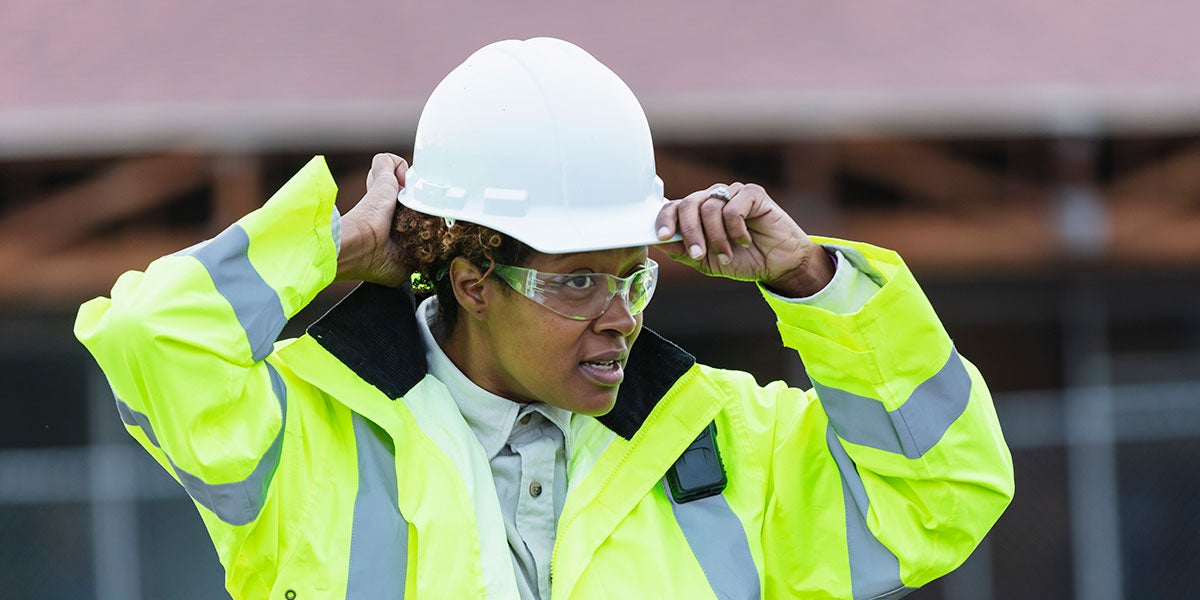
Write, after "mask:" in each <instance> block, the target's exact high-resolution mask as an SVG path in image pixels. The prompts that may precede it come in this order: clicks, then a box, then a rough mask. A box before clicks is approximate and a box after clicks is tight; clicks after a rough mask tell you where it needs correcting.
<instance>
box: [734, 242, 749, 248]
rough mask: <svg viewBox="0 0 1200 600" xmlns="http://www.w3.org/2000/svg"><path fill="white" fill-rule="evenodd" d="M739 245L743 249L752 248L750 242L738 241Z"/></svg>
mask: <svg viewBox="0 0 1200 600" xmlns="http://www.w3.org/2000/svg"><path fill="white" fill-rule="evenodd" d="M737 245H739V246H741V247H743V248H749V247H750V240H738V241H737Z"/></svg>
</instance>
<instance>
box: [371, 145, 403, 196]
mask: <svg viewBox="0 0 1200 600" xmlns="http://www.w3.org/2000/svg"><path fill="white" fill-rule="evenodd" d="M406 171H408V163H407V162H405V161H404V159H403V158H400V157H399V156H396V155H395V154H391V153H381V154H376V155H375V158H374V159H372V160H371V170H370V171H369V172H368V173H367V193H373V192H375V191H376V189H375V188H376V186H383V189H382V192H387V191H390V192H391V193H393V194H395V193H398V192H399V191H400V186H401V185H403V183H402V182H403V180H404V173H405V172H406Z"/></svg>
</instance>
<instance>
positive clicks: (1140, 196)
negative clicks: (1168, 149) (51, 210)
mask: <svg viewBox="0 0 1200 600" xmlns="http://www.w3.org/2000/svg"><path fill="white" fill-rule="evenodd" d="M1105 195H1106V196H1107V197H1109V198H1110V199H1111V200H1112V201H1113V202H1115V203H1129V202H1147V201H1153V202H1158V203H1169V204H1183V205H1190V206H1195V205H1196V204H1197V203H1198V202H1200V143H1197V144H1192V145H1190V146H1187V147H1186V148H1184V149H1183V150H1180V151H1179V152H1176V153H1175V154H1173V155H1172V156H1170V157H1168V158H1166V159H1164V160H1162V161H1159V162H1155V163H1152V164H1149V165H1146V166H1144V167H1141V168H1139V169H1136V170H1134V171H1132V172H1130V173H1126V174H1124V175H1122V176H1121V177H1119V178H1117V179H1116V180H1114V181H1113V182H1112V183H1110V184H1109V185H1108V186H1107V188H1106V189H1105Z"/></svg>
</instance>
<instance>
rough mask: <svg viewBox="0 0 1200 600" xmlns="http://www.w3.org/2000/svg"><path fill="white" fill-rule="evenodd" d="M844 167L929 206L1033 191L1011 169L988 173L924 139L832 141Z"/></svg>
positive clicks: (968, 205)
mask: <svg viewBox="0 0 1200 600" xmlns="http://www.w3.org/2000/svg"><path fill="white" fill-rule="evenodd" d="M838 157H839V164H840V166H842V167H843V168H845V169H846V170H847V171H849V172H852V173H855V174H858V175H861V176H863V177H867V178H869V179H873V180H876V181H879V182H882V183H885V184H888V185H892V186H894V187H896V188H898V189H900V190H901V191H903V192H905V193H906V194H909V195H911V196H912V197H914V199H916V200H918V201H921V202H923V203H925V204H928V205H930V206H934V207H938V208H943V209H953V210H960V211H961V210H970V209H972V208H975V207H978V206H980V205H983V204H990V203H995V202H996V201H998V200H1001V199H1002V198H1003V197H1005V196H1006V195H1009V194H1011V195H1012V196H1015V197H1036V196H1037V195H1038V194H1039V190H1038V188H1037V187H1036V186H1034V185H1033V184H1031V183H1028V182H1026V181H1024V180H1022V179H1020V178H1019V177H1016V176H1014V175H1004V174H996V173H993V172H991V171H989V170H987V169H985V168H983V167H979V166H976V165H974V164H971V163H970V162H968V161H966V160H963V159H960V158H957V157H954V156H952V155H951V154H950V153H949V152H946V151H944V150H940V149H938V148H935V147H933V146H932V145H931V144H929V143H922V142H914V141H907V140H886V141H854V142H847V143H844V144H841V145H840V146H839V147H838Z"/></svg>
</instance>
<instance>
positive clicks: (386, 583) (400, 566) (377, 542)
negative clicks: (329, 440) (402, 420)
mask: <svg viewBox="0 0 1200 600" xmlns="http://www.w3.org/2000/svg"><path fill="white" fill-rule="evenodd" d="M353 419H354V446H355V448H356V449H357V451H358V494H357V495H356V496H355V497H354V524H353V525H352V528H351V530H350V575H349V578H348V580H347V582H346V598H347V600H361V599H367V598H371V599H377V598H389V599H398V598H403V597H404V580H405V576H406V574H407V572H408V522H407V521H405V520H404V516H403V515H401V514H400V502H399V491H398V489H397V487H396V461H395V458H394V455H393V453H392V450H391V449H389V448H388V447H387V446H386V445H385V444H384V442H383V440H382V439H381V436H383V435H386V434H383V433H376V432H375V431H374V430H373V429H372V427H371V425H370V423H368V422H367V420H366V419H364V418H363V417H361V416H359V415H358V414H357V413H355V414H354V416H353Z"/></svg>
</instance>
